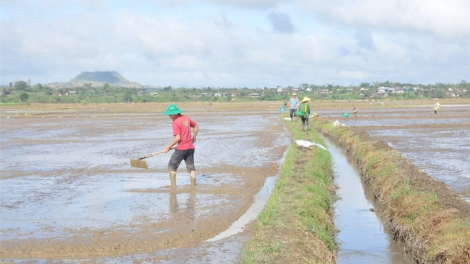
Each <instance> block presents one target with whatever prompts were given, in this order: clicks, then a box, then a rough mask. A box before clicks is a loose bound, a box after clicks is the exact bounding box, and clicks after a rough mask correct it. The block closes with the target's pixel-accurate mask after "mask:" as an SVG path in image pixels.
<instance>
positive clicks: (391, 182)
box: [312, 118, 470, 263]
mask: <svg viewBox="0 0 470 264" xmlns="http://www.w3.org/2000/svg"><path fill="white" fill-rule="evenodd" d="M312 123H314V126H315V127H316V128H317V129H318V130H320V131H321V132H323V133H324V134H325V135H326V136H328V137H329V138H331V139H332V140H334V141H336V142H337V143H338V144H339V145H340V146H341V147H342V148H343V149H344V150H346V152H347V154H348V156H349V157H350V158H352V160H355V161H356V163H357V165H358V167H359V168H360V170H361V177H362V179H363V181H364V182H365V183H366V186H367V187H368V188H369V189H370V190H371V192H372V193H373V195H374V198H375V199H376V202H377V204H378V206H379V212H380V214H381V217H382V218H383V219H384V220H385V221H384V222H385V223H387V226H386V227H387V229H388V231H389V232H390V234H392V236H393V238H394V239H395V240H397V241H399V242H401V243H403V244H404V246H405V250H406V251H407V252H408V253H410V254H411V255H413V257H414V259H415V260H416V261H417V262H419V263H470V204H469V203H467V202H465V201H464V200H463V199H462V198H460V197H459V196H458V195H457V194H456V193H455V192H453V191H452V190H450V189H449V188H448V187H447V185H445V184H444V183H442V182H440V181H437V180H434V179H433V178H431V177H430V176H429V175H427V174H426V173H423V172H422V171H421V170H420V169H419V168H417V167H416V166H415V165H414V164H412V163H411V162H410V161H409V160H407V159H406V158H405V157H403V156H402V155H400V153H398V152H397V151H395V150H393V149H392V148H391V147H389V146H388V144H387V143H385V142H383V141H376V140H373V139H372V138H371V137H370V136H369V135H368V134H367V133H365V132H363V131H360V130H359V129H355V128H352V127H333V125H332V122H330V121H329V120H326V119H322V118H317V119H315V122H312Z"/></svg>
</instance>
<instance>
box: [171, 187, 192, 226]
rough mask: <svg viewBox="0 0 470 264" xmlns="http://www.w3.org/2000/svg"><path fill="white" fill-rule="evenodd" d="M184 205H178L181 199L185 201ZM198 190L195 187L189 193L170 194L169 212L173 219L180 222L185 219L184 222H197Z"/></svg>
mask: <svg viewBox="0 0 470 264" xmlns="http://www.w3.org/2000/svg"><path fill="white" fill-rule="evenodd" d="M184 196H187V197H186V199H185V200H184V201H185V202H184V203H181V202H180V203H178V198H179V199H184V198H185V197H184ZM195 203H196V189H195V187H191V190H190V191H189V193H176V192H174V191H172V192H171V193H170V199H169V211H170V215H171V216H172V218H174V219H175V220H179V219H181V218H183V219H184V220H188V219H189V220H191V222H195V221H196V210H195V208H196V206H195Z"/></svg>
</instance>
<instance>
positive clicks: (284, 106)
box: [281, 97, 287, 113]
mask: <svg viewBox="0 0 470 264" xmlns="http://www.w3.org/2000/svg"><path fill="white" fill-rule="evenodd" d="M286 108H287V99H286V98H285V97H284V103H282V105H281V113H284V111H285V110H286Z"/></svg>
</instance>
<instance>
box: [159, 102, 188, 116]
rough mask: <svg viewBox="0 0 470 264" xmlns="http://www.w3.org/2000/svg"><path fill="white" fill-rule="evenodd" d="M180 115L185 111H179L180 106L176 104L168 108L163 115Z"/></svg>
mask: <svg viewBox="0 0 470 264" xmlns="http://www.w3.org/2000/svg"><path fill="white" fill-rule="evenodd" d="M179 113H183V110H180V109H178V106H176V105H175V104H171V105H169V106H168V107H167V108H166V111H165V112H164V113H163V115H177V114H179Z"/></svg>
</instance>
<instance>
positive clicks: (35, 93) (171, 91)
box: [0, 81, 470, 104]
mask: <svg viewBox="0 0 470 264" xmlns="http://www.w3.org/2000/svg"><path fill="white" fill-rule="evenodd" d="M1 89H2V93H1V96H0V102H1V103H4V104H5V103H81V104H87V103H122V102H188V101H207V102H217V101H222V102H224V101H225V102H228V101H282V100H286V99H288V98H289V97H290V96H291V94H292V93H294V92H297V93H299V95H300V96H308V97H310V98H312V99H314V100H366V99H384V98H389V99H396V100H403V99H422V98H450V97H470V93H469V90H470V84H468V83H467V82H466V81H461V82H460V83H436V84H426V85H423V84H410V83H392V82H389V81H386V82H375V83H368V82H363V83H360V84H359V85H356V86H352V85H351V86H341V85H333V84H324V85H315V84H308V83H302V84H300V85H298V86H287V87H276V88H268V87H264V88H247V87H243V88H239V87H234V88H221V87H201V88H195V87H193V88H186V87H185V88H173V87H171V86H167V87H164V88H142V89H137V88H129V87H112V86H111V85H109V84H108V83H105V84H103V85H102V86H99V87H94V86H92V85H91V84H89V83H85V84H83V85H82V86H79V87H73V88H58V89H56V88H51V87H49V86H47V85H42V84H35V85H31V84H30V81H28V82H26V81H17V82H15V83H11V82H10V83H9V85H7V86H3V87H1Z"/></svg>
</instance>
